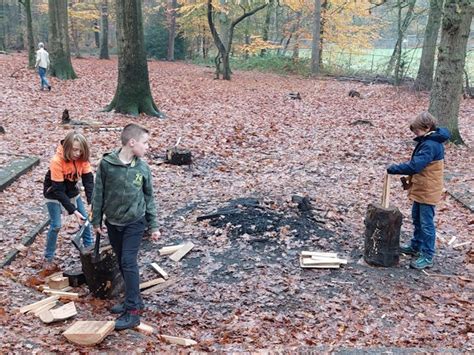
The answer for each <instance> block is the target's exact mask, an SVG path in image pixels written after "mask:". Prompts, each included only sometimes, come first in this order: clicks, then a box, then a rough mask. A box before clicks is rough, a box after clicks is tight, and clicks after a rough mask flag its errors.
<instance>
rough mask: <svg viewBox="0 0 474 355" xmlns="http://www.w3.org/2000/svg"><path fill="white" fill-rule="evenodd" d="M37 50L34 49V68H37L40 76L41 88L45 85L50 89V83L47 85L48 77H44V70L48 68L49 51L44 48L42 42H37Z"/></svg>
mask: <svg viewBox="0 0 474 355" xmlns="http://www.w3.org/2000/svg"><path fill="white" fill-rule="evenodd" d="M38 48H39V49H38V50H37V51H36V64H35V68H37V69H38V74H39V76H40V82H41V90H43V89H44V88H45V87H47V88H48V90H49V91H51V85H49V82H48V79H46V70H48V68H49V65H50V62H49V53H48V52H47V51H46V49H44V43H43V42H40V43H38Z"/></svg>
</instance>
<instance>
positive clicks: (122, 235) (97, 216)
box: [92, 123, 160, 330]
mask: <svg viewBox="0 0 474 355" xmlns="http://www.w3.org/2000/svg"><path fill="white" fill-rule="evenodd" d="M148 138H149V132H148V130H147V129H145V128H143V127H141V126H139V125H136V124H133V123H132V124H129V125H127V126H125V128H124V129H123V131H122V135H121V141H122V148H120V149H118V150H116V151H113V152H112V153H107V154H104V156H103V158H102V160H101V161H100V164H99V168H98V170H97V174H96V184H95V186H94V193H93V196H92V215H93V219H92V226H93V227H94V231H95V232H96V233H100V234H102V233H103V232H104V231H103V230H102V228H101V222H102V217H103V216H104V215H105V225H106V226H107V232H108V236H109V239H110V244H111V245H112V248H113V250H114V252H115V254H116V255H117V259H118V262H119V267H120V271H121V272H122V275H123V279H124V282H125V302H124V303H122V304H118V305H116V306H114V307H112V309H111V312H112V313H117V314H121V315H120V317H119V318H117V320H116V321H115V329H116V330H122V329H128V328H133V327H136V326H137V325H139V324H140V315H139V312H140V310H142V309H143V301H142V298H141V296H140V286H139V285H140V279H139V273H138V263H137V256H138V250H139V247H140V242H141V240H142V237H143V234H144V232H145V230H146V229H147V228H148V230H149V231H150V232H151V236H152V239H153V240H157V239H158V238H159V236H160V232H159V231H158V225H157V223H156V207H155V202H154V197H153V185H152V176H151V171H150V168H149V166H148V164H147V163H145V162H144V161H143V160H142V159H141V158H142V157H143V156H144V155H145V153H146V151H147V150H148Z"/></svg>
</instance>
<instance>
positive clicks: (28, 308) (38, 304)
mask: <svg viewBox="0 0 474 355" xmlns="http://www.w3.org/2000/svg"><path fill="white" fill-rule="evenodd" d="M58 299H59V296H55V295H54V296H50V297H48V298H45V299H42V300H41V301H38V302H35V303H32V304H29V305H27V306H23V307H21V308H20V313H26V312H28V311H32V310H35V309H37V308H39V307H41V306H43V305H45V304H48V303H51V302H52V301H57V300H58Z"/></svg>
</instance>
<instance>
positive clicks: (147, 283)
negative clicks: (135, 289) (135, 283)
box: [140, 277, 165, 290]
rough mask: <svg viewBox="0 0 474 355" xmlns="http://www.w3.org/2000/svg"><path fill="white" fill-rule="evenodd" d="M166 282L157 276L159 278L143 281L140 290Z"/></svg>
mask: <svg viewBox="0 0 474 355" xmlns="http://www.w3.org/2000/svg"><path fill="white" fill-rule="evenodd" d="M163 282H165V279H162V278H161V277H159V278H157V279H153V280H150V281H145V282H142V283H141V284H140V290H143V289H145V288H148V287H151V286H155V285H158V284H161V283H163Z"/></svg>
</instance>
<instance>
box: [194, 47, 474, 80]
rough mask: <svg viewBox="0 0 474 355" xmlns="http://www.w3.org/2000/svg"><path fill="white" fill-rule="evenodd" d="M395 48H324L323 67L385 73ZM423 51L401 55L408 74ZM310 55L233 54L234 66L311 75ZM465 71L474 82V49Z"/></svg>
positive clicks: (207, 62)
mask: <svg viewBox="0 0 474 355" xmlns="http://www.w3.org/2000/svg"><path fill="white" fill-rule="evenodd" d="M392 51H393V50H392V49H384V48H375V49H372V50H366V51H363V52H362V51H361V52H359V53H348V52H341V51H335V50H325V51H323V70H324V72H325V73H327V74H333V75H340V76H343V75H351V76H370V77H375V76H376V75H381V76H385V68H386V66H387V63H388V61H389V60H390V56H391V55H392ZM421 51H422V49H421V48H413V49H410V48H407V49H404V50H403V53H402V58H403V61H404V63H405V65H404V76H405V77H407V76H408V77H412V78H415V77H416V74H417V72H418V66H419V62H420V58H421ZM275 53H276V52H275ZM310 56H311V51H310V50H309V49H301V50H300V59H299V60H298V61H297V62H294V61H293V60H292V58H291V57H289V56H277V55H276V54H272V53H269V54H267V55H266V56H264V57H260V56H253V57H249V58H247V59H246V58H243V57H232V58H231V68H232V69H240V70H258V71H262V72H272V73H277V74H298V75H303V76H307V75H309V74H310ZM193 62H194V63H196V64H201V65H203V64H205V65H210V66H214V62H213V60H203V59H202V58H201V59H197V60H194V61H193ZM466 70H467V72H468V74H469V78H470V79H471V82H474V49H471V50H470V51H468V52H467V56H466Z"/></svg>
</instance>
